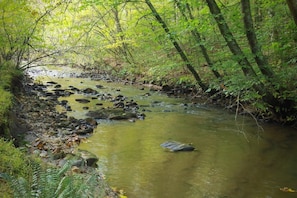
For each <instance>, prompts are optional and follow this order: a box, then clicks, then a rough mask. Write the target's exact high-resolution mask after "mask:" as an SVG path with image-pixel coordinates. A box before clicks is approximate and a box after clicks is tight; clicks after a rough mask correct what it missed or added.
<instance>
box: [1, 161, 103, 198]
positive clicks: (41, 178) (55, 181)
mask: <svg viewBox="0 0 297 198" xmlns="http://www.w3.org/2000/svg"><path fill="white" fill-rule="evenodd" d="M32 167H33V172H32V175H31V179H30V180H28V179H25V178H23V177H15V176H11V175H9V174H7V173H2V174H0V178H2V179H4V180H5V181H7V182H8V183H9V185H10V187H11V190H12V192H13V197H15V198H24V197H26V198H34V197H40V198H53V197H57V198H63V197H65V198H66V197H67V198H68V197H72V198H88V197H92V198H96V197H104V196H105V187H106V186H105V184H104V182H103V181H102V179H101V178H100V176H99V174H98V173H97V172H96V170H93V172H92V173H91V174H78V173H74V172H72V171H71V163H70V162H68V163H66V164H65V165H64V166H63V167H62V168H60V169H56V168H45V169H44V168H42V167H41V166H40V165H39V164H38V163H34V164H33V166H32Z"/></svg>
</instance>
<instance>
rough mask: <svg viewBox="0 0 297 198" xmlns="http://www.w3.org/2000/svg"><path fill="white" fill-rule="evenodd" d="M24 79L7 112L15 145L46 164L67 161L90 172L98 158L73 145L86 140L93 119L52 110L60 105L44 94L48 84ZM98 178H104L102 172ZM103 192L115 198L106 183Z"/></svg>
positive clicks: (56, 164)
mask: <svg viewBox="0 0 297 198" xmlns="http://www.w3.org/2000/svg"><path fill="white" fill-rule="evenodd" d="M28 79H29V78H27V80H26V81H24V82H23V85H22V91H21V92H20V93H19V94H18V95H17V96H16V99H15V108H14V109H13V111H12V113H11V114H12V115H11V117H12V124H11V131H12V135H13V136H14V139H15V144H17V145H19V146H23V145H24V146H25V147H26V148H27V150H28V152H29V154H30V155H34V156H37V157H39V158H41V159H42V160H43V161H44V162H45V163H47V164H49V165H50V166H54V167H62V166H63V165H64V164H65V163H66V162H68V161H71V163H72V171H74V172H75V173H78V174H88V173H90V172H91V170H92V169H94V168H96V166H97V165H96V162H97V161H98V158H97V156H95V155H93V154H92V153H89V152H87V151H82V150H78V149H77V146H78V145H79V144H80V143H81V142H82V141H87V137H88V136H89V135H90V134H91V133H92V132H93V129H94V128H95V127H96V126H97V122H96V120H95V119H92V118H87V119H76V118H73V117H68V116H67V115H66V113H65V112H62V113H60V112H58V111H56V105H61V102H59V101H58V97H55V96H54V95H53V94H47V92H46V91H45V90H46V87H47V86H49V85H42V84H36V83H33V82H32V81H30V80H28ZM98 177H99V178H101V179H102V180H104V179H103V178H104V177H103V176H102V175H100V174H99V175H98ZM103 182H104V181H103ZM105 192H106V195H107V196H108V197H118V194H117V193H116V192H114V191H113V190H112V189H111V188H110V187H108V185H106V189H105Z"/></svg>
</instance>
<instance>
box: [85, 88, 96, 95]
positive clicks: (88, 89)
mask: <svg viewBox="0 0 297 198" xmlns="http://www.w3.org/2000/svg"><path fill="white" fill-rule="evenodd" d="M82 92H83V93H84V94H98V91H96V90H94V89H91V88H86V89H83V90H82Z"/></svg>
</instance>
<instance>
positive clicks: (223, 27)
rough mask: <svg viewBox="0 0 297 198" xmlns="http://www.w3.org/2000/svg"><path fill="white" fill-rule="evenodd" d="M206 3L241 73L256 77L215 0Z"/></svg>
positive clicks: (208, 0) (207, 0)
mask: <svg viewBox="0 0 297 198" xmlns="http://www.w3.org/2000/svg"><path fill="white" fill-rule="evenodd" d="M206 2H207V4H208V7H209V10H210V12H211V14H212V15H213V17H214V19H215V20H216V22H217V25H218V27H219V29H220V31H221V34H222V35H223V37H224V38H225V41H226V42H227V45H228V47H229V49H230V51H231V52H232V53H233V55H234V56H236V57H239V58H238V60H237V62H238V63H239V65H240V66H241V69H242V71H243V73H244V74H245V75H246V76H251V77H256V76H257V75H256V72H255V71H254V69H253V68H252V65H251V64H250V63H249V61H248V59H247V58H246V56H245V55H244V53H243V52H242V50H241V48H240V47H239V45H238V43H237V41H236V40H235V37H234V36H233V34H232V32H231V30H230V28H229V26H228V25H227V23H226V21H225V18H224V17H223V15H222V13H221V10H220V8H219V7H218V5H217V3H216V2H215V0H206Z"/></svg>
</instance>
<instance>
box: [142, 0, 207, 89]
mask: <svg viewBox="0 0 297 198" xmlns="http://www.w3.org/2000/svg"><path fill="white" fill-rule="evenodd" d="M145 3H146V4H147V5H148V7H149V8H150V10H151V11H152V13H153V14H154V16H155V17H156V19H157V21H158V22H159V23H160V24H161V25H162V28H163V29H164V31H165V32H166V34H167V35H168V36H169V39H170V41H171V43H172V44H173V46H174V47H175V49H176V51H177V52H178V54H179V55H180V57H181V58H182V60H183V61H184V62H185V64H186V66H187V68H188V70H189V71H190V72H191V73H192V75H193V76H194V78H195V80H196V81H197V83H198V84H199V86H200V87H201V88H202V90H203V91H206V90H207V86H206V85H205V84H204V83H203V82H202V79H201V78H200V76H199V74H198V73H197V72H196V70H195V69H194V67H193V66H192V65H191V63H190V61H189V59H188V57H187V55H186V54H185V53H184V51H183V50H182V48H181V47H180V45H179V44H178V42H177V41H176V40H175V38H174V37H173V36H172V34H171V32H170V30H169V28H168V26H167V24H166V23H165V22H164V20H163V19H162V18H161V16H160V15H159V13H158V12H157V10H156V9H155V7H154V6H153V4H152V3H151V1H150V0H145Z"/></svg>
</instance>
